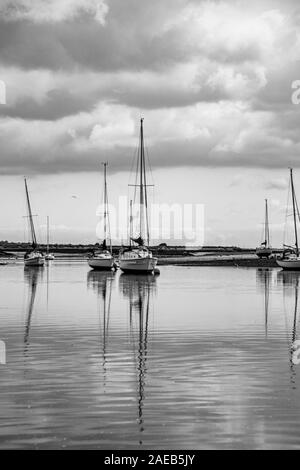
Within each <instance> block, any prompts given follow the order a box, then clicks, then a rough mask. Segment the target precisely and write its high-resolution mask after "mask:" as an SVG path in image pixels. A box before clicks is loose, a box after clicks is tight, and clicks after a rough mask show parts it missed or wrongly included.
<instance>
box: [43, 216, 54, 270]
mask: <svg viewBox="0 0 300 470" xmlns="http://www.w3.org/2000/svg"><path fill="white" fill-rule="evenodd" d="M53 259H55V256H54V254H53V253H50V252H49V216H47V252H46V255H45V260H46V261H51V260H53Z"/></svg>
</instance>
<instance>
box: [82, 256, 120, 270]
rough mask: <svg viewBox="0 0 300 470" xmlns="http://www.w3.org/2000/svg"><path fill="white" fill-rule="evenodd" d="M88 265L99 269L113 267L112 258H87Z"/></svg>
mask: <svg viewBox="0 0 300 470" xmlns="http://www.w3.org/2000/svg"><path fill="white" fill-rule="evenodd" d="M88 265H89V266H90V267H91V268H93V269H97V270H99V271H107V270H109V269H112V268H113V267H114V259H113V258H90V259H88Z"/></svg>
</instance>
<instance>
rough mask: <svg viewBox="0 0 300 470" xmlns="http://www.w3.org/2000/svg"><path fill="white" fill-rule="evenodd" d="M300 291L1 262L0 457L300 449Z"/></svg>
mask: <svg viewBox="0 0 300 470" xmlns="http://www.w3.org/2000/svg"><path fill="white" fill-rule="evenodd" d="M299 284H300V274H297V273H283V272H282V271H279V270H277V269H273V270H256V269H252V268H251V269H245V268H235V267H234V268H230V267H226V268H220V267H190V268H189V267H176V266H163V267H161V275H160V276H156V277H154V276H143V275H125V274H120V273H119V272H118V273H116V274H114V273H101V272H94V271H90V270H89V268H88V266H87V265H86V263H85V262H80V261H76V262H68V261H58V260H57V261H55V262H52V263H51V264H50V265H49V266H45V267H44V268H42V269H36V268H27V269H26V268H25V269H24V266H23V265H22V264H13V265H7V266H1V267H0V296H1V303H0V340H1V341H3V342H4V343H5V346H6V364H1V365H0V448H2V449H3V448H10V449H14V448H23V449H31V448H37V449H56V448H58V449H60V448H67V449H68V448H80V449H83V448H90V449H94V448H98V449H139V448H141V449H147V448H148V449H221V448H225V449H244V448H247V449H249V448H250V449H271V448H280V449H284V448H300V382H299V380H300V379H299V377H300V365H298V362H300V353H299V355H298V351H297V348H298V347H299V345H298V342H297V341H298V331H297V330H298V316H299V312H298V308H297V303H298V286H299ZM299 328H300V327H299ZM299 333H300V329H299ZM299 340H300V336H299ZM1 344H2V346H3V343H1ZM2 354H3V352H2ZM298 356H299V357H298ZM2 359H3V357H2ZM2 362H3V361H2Z"/></svg>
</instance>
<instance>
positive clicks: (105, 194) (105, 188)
mask: <svg viewBox="0 0 300 470" xmlns="http://www.w3.org/2000/svg"><path fill="white" fill-rule="evenodd" d="M103 166H104V240H105V242H106V232H107V222H106V220H107V186H106V167H107V162H105V163H103Z"/></svg>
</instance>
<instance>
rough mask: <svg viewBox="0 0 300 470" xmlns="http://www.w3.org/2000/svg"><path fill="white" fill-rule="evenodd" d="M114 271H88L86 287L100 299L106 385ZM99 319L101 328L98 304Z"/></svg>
mask: <svg viewBox="0 0 300 470" xmlns="http://www.w3.org/2000/svg"><path fill="white" fill-rule="evenodd" d="M114 274H115V273H114V272H111V271H107V272H105V271H89V272H88V277H87V283H88V287H92V288H93V289H94V290H95V291H96V293H97V296H98V299H99V300H100V299H101V304H102V312H103V333H102V355H103V361H102V365H103V378H104V386H105V385H106V372H107V344H108V329H109V317H110V306H111V292H112V282H113V280H114ZM99 319H100V328H101V311H100V305H99Z"/></svg>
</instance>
